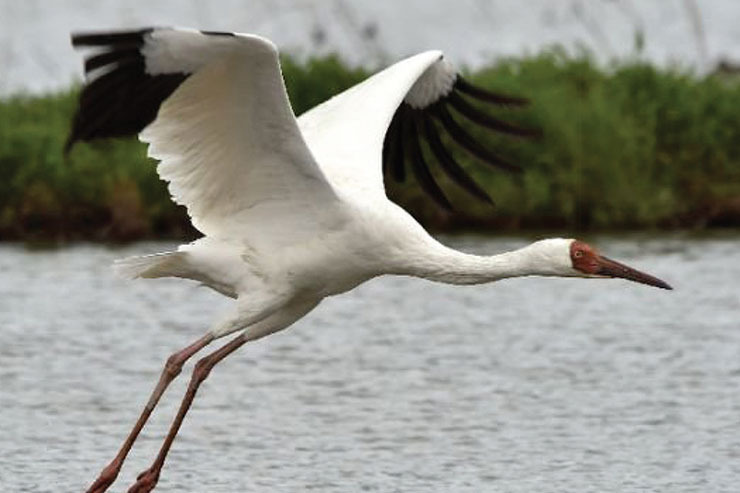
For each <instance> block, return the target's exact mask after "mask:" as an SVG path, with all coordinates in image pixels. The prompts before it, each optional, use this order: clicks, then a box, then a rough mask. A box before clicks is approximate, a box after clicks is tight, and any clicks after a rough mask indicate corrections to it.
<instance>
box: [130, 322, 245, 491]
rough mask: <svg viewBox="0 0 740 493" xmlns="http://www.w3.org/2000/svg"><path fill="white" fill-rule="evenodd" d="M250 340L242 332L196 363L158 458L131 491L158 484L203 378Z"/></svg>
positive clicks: (143, 489)
mask: <svg viewBox="0 0 740 493" xmlns="http://www.w3.org/2000/svg"><path fill="white" fill-rule="evenodd" d="M249 340H250V339H249V338H248V337H247V336H246V334H241V335H239V336H238V337H236V338H235V339H233V340H232V341H231V342H229V343H228V344H226V345H224V346H222V347H221V348H219V349H217V350H216V351H214V352H212V353H211V354H209V355H208V356H206V357H204V358H202V359H200V360H199V361H198V362H197V363H196V364H195V368H194V369H193V375H192V377H191V379H190V383H189V384H188V390H187V391H186V392H185V397H183V400H182V403H181V404H180V409H179V410H178V411H177V416H175V420H174V421H173V422H172V426H170V431H169V432H168V433H167V437H166V438H165V440H164V443H163V444H162V447H161V448H160V449H159V454H157V458H156V459H155V460H154V463H153V464H152V465H151V467H150V468H149V469H147V470H146V471H144V472H142V473H141V474H139V476H138V477H137V480H136V483H135V484H134V485H133V486H132V487H131V488H130V489H129V490H128V492H129V493H146V492H149V491H151V490H152V489H154V486H156V484H157V480H158V479H159V473H160V471H161V470H162V466H163V465H164V460H165V458H166V457H167V453H168V452H169V450H170V447H171V446H172V442H173V441H174V440H175V436H176V435H177V432H178V431H179V429H180V425H181V424H182V420H183V418H185V414H187V412H188V409H190V405H191V404H192V403H193V399H194V398H195V393H196V392H197V391H198V387H199V386H200V384H201V383H202V382H203V380H205V379H206V377H208V374H209V373H210V372H211V369H212V368H213V367H214V366H215V365H216V363H218V362H219V361H221V360H222V359H224V358H225V357H226V356H228V355H229V354H231V353H232V352H234V351H236V350H237V349H239V348H240V347H241V346H242V345H243V344H244V343H246V342H247V341H249Z"/></svg>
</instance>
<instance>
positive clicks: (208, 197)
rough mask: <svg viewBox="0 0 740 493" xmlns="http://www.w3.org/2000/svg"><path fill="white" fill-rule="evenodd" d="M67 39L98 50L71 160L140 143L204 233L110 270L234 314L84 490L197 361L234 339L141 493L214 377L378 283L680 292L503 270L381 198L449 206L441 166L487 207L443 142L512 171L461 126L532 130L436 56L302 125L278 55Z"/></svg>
mask: <svg viewBox="0 0 740 493" xmlns="http://www.w3.org/2000/svg"><path fill="white" fill-rule="evenodd" d="M72 42H73V45H74V46H76V47H91V48H92V49H94V50H95V51H94V52H93V53H92V56H90V57H88V58H87V59H86V61H85V71H86V75H87V82H86V84H85V86H84V88H83V90H82V94H81V96H80V101H79V107H78V110H77V113H76V115H75V119H74V123H73V128H72V133H71V134H70V138H69V141H68V143H67V150H69V149H70V148H71V146H72V145H73V144H74V143H75V142H77V141H87V140H93V139H96V138H101V137H110V136H122V135H132V134H136V133H138V132H141V133H140V138H141V140H142V141H144V142H146V143H148V144H149V155H150V156H151V157H153V158H155V159H157V160H159V161H160V162H159V165H158V168H157V171H158V172H159V175H160V177H161V178H162V179H163V180H166V181H167V182H168V183H169V190H170V192H171V194H172V197H173V199H174V200H175V201H176V202H177V203H179V204H182V205H184V206H185V207H187V210H188V213H189V214H190V217H191V220H192V223H193V225H194V226H195V227H196V228H197V229H198V230H199V231H200V232H202V233H203V235H204V236H203V237H202V238H200V239H198V240H197V241H194V242H193V243H190V244H187V245H182V246H181V247H179V248H178V250H177V251H174V252H165V253H159V254H155V255H148V256H143V257H134V258H127V259H123V260H120V261H118V262H116V264H115V269H116V270H117V271H118V273H119V274H121V275H122V276H124V277H127V278H131V279H133V278H157V277H167V276H174V277H181V278H185V279H192V280H195V281H198V282H200V283H202V284H204V285H206V286H209V287H211V288H213V289H215V290H216V291H218V292H220V293H222V294H224V295H226V296H229V297H231V298H234V300H235V301H234V304H233V307H232V308H231V309H230V311H228V312H227V313H225V314H223V316H221V317H220V318H219V319H218V320H217V321H216V322H215V323H214V324H213V325H212V326H211V327H210V328H209V329H208V331H207V332H206V333H205V335H203V337H201V338H200V339H198V340H197V341H195V342H194V343H192V344H191V345H189V346H187V347H186V348H184V349H182V350H180V351H178V352H176V353H174V354H173V355H171V356H170V357H169V358H168V359H167V363H166V365H165V367H164V370H163V372H162V375H161V377H160V380H159V382H158V384H157V386H156V387H155V389H154V391H153V393H152V395H151V397H150V398H149V401H148V403H147V405H146V407H145V408H144V410H143V412H142V414H141V416H140V418H139V420H138V421H137V423H136V425H135V426H134V428H133V430H132V431H131V433H130V435H129V436H128V438H127V439H126V441H125V442H124V444H123V446H122V447H121V449H120V451H119V452H118V454H117V455H116V457H115V458H114V459H113V461H112V462H111V463H110V464H109V465H108V466H107V467H106V468H104V469H103V471H102V473H101V474H100V476H99V477H98V478H97V480H96V481H95V482H94V484H93V485H92V486H91V487H90V488H89V490H88V492H90V493H100V492H103V491H105V490H106V489H107V488H108V487H109V486H110V484H112V482H113V481H114V480H115V478H116V476H117V475H118V472H119V470H120V467H121V464H122V463H123V461H124V459H125V457H126V455H127V454H128V452H129V450H130V448H131V446H132V444H133V442H134V441H135V439H136V437H137V436H138V434H139V432H140V431H141V428H142V427H143V426H144V423H145V422H146V420H147V418H148V417H149V415H150V413H151V412H152V410H153V409H154V406H155V405H156V404H157V402H158V401H159V398H160V397H161V395H162V393H163V392H164V391H165V389H166V387H167V386H168V384H169V383H170V382H171V381H172V379H174V378H175V377H176V376H177V375H178V374H179V373H180V371H181V369H182V366H183V364H184V363H185V361H186V360H188V359H189V358H190V357H191V356H193V355H194V354H195V353H196V352H198V351H199V350H201V349H203V348H204V347H205V346H207V345H208V344H210V343H211V342H213V341H215V340H216V339H219V338H221V337H224V336H227V335H229V334H233V333H237V332H238V335H237V336H236V337H235V338H234V339H232V340H231V341H230V342H229V343H227V344H226V345H224V346H222V347H221V348H220V349H218V350H216V351H215V352H213V353H211V354H209V355H208V356H206V357H204V358H202V359H201V360H200V361H198V363H197V364H196V365H195V368H194V371H193V375H192V379H191V381H190V385H189V386H188V390H187V392H186V395H185V397H184V399H183V402H182V405H181V407H180V410H179V412H178V414H177V416H176V418H175V420H174V422H173V424H172V427H171V429H170V431H169V433H168V435H167V437H166V439H165V441H164V444H163V445H162V448H161V450H160V452H159V455H158V456H157V458H156V459H155V461H154V463H153V464H152V466H151V467H150V468H149V469H147V470H146V471H144V472H143V473H142V474H140V475H139V477H138V480H137V482H136V483H135V484H134V486H133V487H132V488H131V489H130V490H129V491H130V492H143V491H150V490H151V489H153V488H154V486H155V485H156V482H157V480H158V478H159V474H160V471H161V468H162V466H163V464H164V461H165V457H166V455H167V452H168V450H169V448H170V445H171V444H172V441H173V440H174V438H175V435H176V434H177V431H178V429H179V427H180V424H181V423H182V420H183V417H184V416H185V413H186V412H187V410H188V408H189V406H190V404H191V402H192V400H193V398H194V396H195V393H196V391H197V389H198V386H199V385H200V383H201V382H202V381H203V380H204V379H205V378H206V377H207V376H208V373H209V372H210V370H211V369H212V368H213V366H214V365H215V364H216V363H218V362H219V361H220V360H221V359H223V358H224V357H226V356H227V355H228V354H230V353H231V352H233V351H234V350H236V349H237V348H239V347H240V346H242V345H243V344H244V343H246V342H248V341H252V340H255V339H258V338H260V337H264V336H266V335H268V334H271V333H273V332H276V331H279V330H282V329H284V328H286V327H288V326H289V325H291V324H292V323H293V322H295V321H296V320H298V319H300V318H301V317H303V316H304V315H306V314H307V313H308V312H310V311H311V310H312V309H313V308H314V307H316V305H318V304H319V303H320V302H321V300H322V299H324V298H325V297H327V296H330V295H334V294H338V293H342V292H345V291H348V290H350V289H352V288H354V287H355V286H357V285H358V284H360V283H362V282H364V281H367V280H368V279H371V278H373V277H376V276H380V275H384V274H396V275H407V276H415V277H421V278H424V279H430V280H433V281H439V282H445V283H451V284H477V283H486V282H491V281H496V280H499V279H503V278H509V277H517V276H532V275H540V276H566V277H585V278H592V277H598V278H608V277H621V278H625V279H629V280H632V281H637V282H640V283H644V284H649V285H652V286H657V287H660V288H666V289H670V287H669V286H668V285H667V284H666V283H665V282H663V281H661V280H659V279H657V278H655V277H652V276H649V275H647V274H644V273H642V272H639V271H637V270H634V269H632V268H630V267H627V266H625V265H622V264H619V263H617V262H615V261H612V260H609V259H607V258H605V257H603V256H601V255H599V254H598V253H597V252H596V251H595V250H594V249H592V248H591V247H589V246H588V245H586V244H585V243H583V242H580V241H577V240H572V239H547V240H542V241H538V242H536V243H533V244H531V245H529V246H527V247H525V248H522V249H519V250H516V251H512V252H507V253H502V254H499V255H493V256H476V255H469V254H465V253H461V252H458V251H455V250H452V249H450V248H447V247H446V246H444V245H442V244H440V243H439V242H437V241H436V240H435V239H434V238H432V237H431V236H430V235H429V234H427V232H426V231H425V230H424V229H423V228H422V227H421V226H420V225H419V224H418V223H417V222H416V221H415V220H414V219H413V218H412V217H411V216H410V215H409V214H408V213H407V212H406V211H405V210H403V209H402V208H401V207H399V206H398V205H396V204H395V203H393V202H391V201H390V200H388V198H387V197H386V194H385V189H384V185H383V179H384V175H385V176H386V177H388V179H394V178H395V179H398V180H402V179H403V178H404V175H405V171H406V163H407V162H408V163H409V167H410V169H411V171H412V173H413V175H414V176H415V179H416V181H417V182H418V184H419V185H420V186H421V187H422V188H423V190H424V191H425V192H427V194H428V195H430V196H431V197H432V198H433V199H434V200H435V201H436V202H437V203H438V204H439V205H441V206H443V207H448V208H449V207H450V202H449V201H448V200H447V198H446V196H445V194H444V192H443V191H442V189H441V188H440V186H439V185H438V184H437V182H436V181H435V179H434V176H433V175H432V174H431V173H430V171H429V168H428V163H429V162H431V161H436V162H437V163H438V164H439V166H440V170H441V171H442V172H443V173H445V174H446V175H447V176H449V178H451V179H452V181H454V182H455V183H457V184H458V185H460V186H461V187H463V188H464V189H465V190H467V191H468V192H470V193H471V194H473V195H474V196H476V197H478V198H480V199H482V200H490V199H489V198H488V195H487V194H486V192H485V191H484V190H483V189H482V188H481V187H480V186H479V185H477V184H476V183H475V182H474V181H473V180H472V179H471V178H470V176H469V175H468V174H467V173H466V172H465V171H464V170H463V169H462V168H461V167H460V166H459V165H458V163H457V162H456V161H455V160H454V158H453V157H452V154H451V152H450V151H449V150H448V146H449V145H450V143H455V144H457V145H460V146H461V147H462V148H464V149H465V150H466V151H467V152H470V153H471V154H472V155H473V156H475V157H476V158H477V159H478V160H480V161H483V162H487V163H488V164H493V165H495V166H498V167H501V168H508V169H514V167H513V166H512V165H510V164H508V163H506V162H505V161H504V160H502V159H501V158H499V157H498V156H497V155H495V154H494V153H493V152H491V151H490V150H488V149H487V148H486V147H485V145H483V144H481V143H480V142H478V141H476V140H475V139H474V138H473V137H472V136H471V134H469V133H468V132H467V131H466V130H465V127H464V126H462V125H460V124H459V123H458V120H460V119H464V120H467V121H468V123H470V124H477V125H480V126H483V127H487V128H489V129H492V130H495V131H501V132H506V133H510V134H518V135H531V134H532V133H533V132H531V131H529V130H526V129H522V128H519V127H516V126H514V125H511V124H508V123H505V122H502V121H500V120H497V119H495V118H493V117H491V116H490V115H488V114H487V113H485V112H483V111H481V110H480V106H476V105H475V104H472V103H471V100H478V102H479V103H482V104H499V105H508V106H516V105H521V104H523V103H524V102H525V101H524V100H522V99H519V98H512V97H508V96H503V95H499V94H494V93H491V92H488V91H486V90H483V89H481V88H478V87H476V86H474V85H471V84H470V83H468V82H466V81H465V80H464V79H463V78H462V77H461V76H460V75H459V74H457V73H456V72H455V70H454V69H453V68H452V66H451V65H450V64H449V63H448V62H447V61H446V60H445V59H444V58H443V56H442V53H441V52H439V51H428V52H425V53H421V54H418V55H416V56H412V57H410V58H407V59H405V60H402V61H400V62H398V63H396V64H395V65H393V66H391V67H389V68H387V69H385V70H383V71H382V72H380V73H378V74H376V75H374V76H373V77H370V78H369V79H367V80H366V81H364V82H363V83H361V84H358V85H356V86H355V87H352V88H351V89H349V90H347V91H345V92H343V93H341V94H340V95H338V96H336V97H334V98H332V99H330V100H329V101H326V102H325V103H323V104H321V105H319V106H317V107H315V108H314V109H312V110H311V111H309V112H307V113H305V114H304V115H302V116H301V117H300V118H297V119H296V118H295V116H294V114H293V111H292V109H291V106H290V103H289V101H288V97H287V94H286V91H285V86H284V83H283V80H282V76H281V72H280V64H279V60H278V52H277V49H276V48H275V46H274V45H273V44H272V43H271V42H270V41H268V40H266V39H264V38H261V37H258V36H253V35H248V34H232V33H217V32H205V31H195V30H186V29H169V28H153V29H143V30H138V31H126V32H111V33H86V34H78V35H73V36H72ZM450 108H451V109H452V110H453V111H454V113H456V114H457V116H456V117H455V116H453V114H452V112H450ZM441 131H444V132H446V133H447V134H448V137H447V143H445V141H444V140H443V139H441V138H440V132H441ZM422 141H425V142H426V144H424V145H422V144H420V142H422ZM430 157H431V158H432V160H430V159H429V158H430Z"/></svg>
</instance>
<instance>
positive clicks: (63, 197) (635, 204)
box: [0, 51, 740, 240]
mask: <svg viewBox="0 0 740 493" xmlns="http://www.w3.org/2000/svg"><path fill="white" fill-rule="evenodd" d="M284 72H285V77H286V80H287V85H288V91H289V93H290V94H291V99H292V101H293V104H294V107H295V111H296V113H298V114H300V113H301V112H303V111H305V110H307V109H308V108H310V107H311V106H313V105H315V104H317V103H319V102H321V101H323V100H325V99H327V98H328V97H329V96H331V95H332V94H335V93H337V92H339V91H341V90H343V89H345V88H346V87H349V86H351V85H353V84H355V83H356V82H358V81H360V80H362V79H363V78H365V77H366V76H367V72H366V71H364V70H361V69H350V68H347V67H346V66H344V65H343V64H342V63H340V61H339V60H338V59H337V58H335V57H328V58H322V59H314V60H310V61H308V62H306V63H297V62H295V61H294V60H292V59H290V58H288V59H286V60H285V61H284ZM469 78H470V79H472V80H474V81H475V82H476V83H478V84H479V85H482V86H485V87H488V88H491V89H492V90H496V91H499V92H504V93H510V94H514V95H524V96H526V97H528V98H530V99H531V100H532V105H531V106H530V107H528V108H526V109H513V108H499V109H497V110H495V111H496V113H497V114H498V115H499V116H500V117H502V118H504V119H509V120H512V121H515V122H519V123H521V124H522V125H527V126H532V127H534V126H536V127H539V128H541V129H542V130H543V135H544V136H543V138H542V139H540V140H536V141H532V140H524V139H517V138H512V137H507V136H489V135H486V139H488V142H489V144H490V147H492V148H495V149H497V151H498V152H500V154H502V155H505V156H507V157H508V158H509V160H511V161H512V162H516V163H518V164H520V165H521V166H522V167H523V168H524V169H525V173H523V174H522V175H517V176H512V175H509V174H506V173H503V172H499V171H495V170H493V171H488V170H487V169H485V167H483V168H481V166H480V165H475V164H474V163H473V159H472V158H470V157H469V156H467V155H465V154H463V153H462V152H461V153H459V154H457V155H456V157H457V159H458V160H459V161H460V162H462V163H463V164H464V165H466V166H468V167H469V169H471V170H473V174H474V176H475V177H476V179H477V181H479V182H480V183H482V184H483V185H484V186H485V188H486V189H487V190H489V191H490V193H491V195H492V197H493V198H494V200H495V201H496V207H495V208H492V207H490V206H487V205H485V204H482V203H480V202H477V201H476V200H475V199H472V198H471V197H470V196H468V195H466V193H465V192H464V191H461V190H459V189H458V188H457V187H456V185H455V184H453V183H450V182H448V181H446V180H445V179H444V177H443V176H439V177H438V178H439V181H440V183H441V185H442V187H443V188H444V189H445V190H446V191H448V192H449V195H450V196H451V199H452V201H453V203H454V205H455V206H456V209H458V210H460V211H465V214H462V213H457V214H452V215H450V214H447V213H444V212H442V211H440V210H439V209H438V208H437V207H436V206H435V205H434V204H433V203H432V202H431V200H428V199H426V198H424V197H423V196H422V195H421V193H420V192H419V191H418V190H417V187H413V186H408V185H401V186H397V185H390V186H389V193H390V194H391V195H392V197H393V198H394V199H395V200H397V201H399V202H401V203H403V204H405V205H408V206H409V207H410V208H411V209H412V210H413V212H414V214H415V215H416V216H417V217H418V218H420V220H422V221H423V222H424V223H426V224H427V225H429V226H433V227H436V228H448V229H449V228H459V227H494V226H495V227H497V228H504V229H518V228H549V229H560V228H567V229H569V230H575V229H581V230H583V229H599V230H603V229H614V228H658V227H659V228H678V227H711V226H740V111H739V110H740V85H738V84H736V83H732V82H728V81H727V80H723V79H720V78H719V77H714V76H708V77H703V78H699V77H696V76H693V75H691V74H687V73H682V72H680V71H677V70H662V69H657V68H655V67H652V66H650V65H646V64H643V63H638V62H634V63H629V64H625V65H621V66H617V67H613V68H611V69H609V70H603V69H600V68H598V67H597V66H596V65H595V64H594V63H593V62H592V61H591V60H590V59H589V58H588V57H587V56H583V57H577V58H572V57H568V56H566V55H564V54H563V53H561V52H559V51H552V52H548V53H545V54H542V55H539V56H536V57H531V58H525V59H516V60H504V61H500V62H498V63H496V64H495V65H492V66H490V67H488V68H485V69H483V70H480V71H477V72H475V73H472V74H469ZM77 93H78V89H77V88H74V89H71V90H69V91H67V92H64V93H62V94H55V95H50V96H44V97H32V96H18V97H13V98H10V99H8V100H5V101H0V238H2V239H66V238H91V239H119V240H125V239H135V238H141V237H152V236H154V237H162V236H168V237H175V236H176V237H183V236H185V237H188V236H195V234H196V233H195V232H194V231H192V229H191V228H190V226H189V223H188V221H187V217H186V216H185V214H184V211H183V210H182V208H180V207H176V206H174V205H173V204H172V203H171V201H170V200H169V197H168V194H167V190H166V186H165V185H164V184H163V183H162V182H161V181H159V179H158V178H157V175H156V172H155V166H154V164H153V163H152V162H148V160H147V158H146V156H145V147H144V146H143V144H140V143H138V141H135V140H134V139H130V140H117V141H105V142H98V143H93V144H90V145H87V144H82V145H78V146H77V147H75V149H73V151H72V152H71V154H70V155H69V156H67V157H65V156H64V155H63V153H62V148H63V145H64V141H65V139H66V136H67V132H68V130H69V122H70V120H71V115H72V113H73V111H74V107H75V104H76V102H75V100H76V97H77ZM471 131H472V130H471ZM499 230H500V229H499Z"/></svg>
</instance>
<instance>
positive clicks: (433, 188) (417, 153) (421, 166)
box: [408, 108, 453, 212]
mask: <svg viewBox="0 0 740 493" xmlns="http://www.w3.org/2000/svg"><path fill="white" fill-rule="evenodd" d="M408 111H409V113H410V116H411V118H410V121H409V123H410V126H411V132H410V133H411V134H412V135H411V136H410V137H409V139H410V140H411V170H412V171H413V172H414V177H416V181H417V182H418V183H419V185H420V186H421V188H422V189H423V190H424V191H425V192H426V193H427V194H428V195H429V196H430V197H432V199H434V201H435V202H437V204H438V205H439V206H441V207H442V208H443V209H446V210H448V211H450V212H452V210H453V208H452V204H451V203H450V201H449V200H448V199H447V197H446V196H445V194H444V192H443V191H442V189H441V188H439V185H438V184H437V182H436V181H435V180H434V177H433V176H432V174H431V173H430V172H429V166H428V165H427V163H426V160H425V159H424V152H423V151H422V149H421V145H420V143H419V139H421V131H422V130H421V122H420V119H421V116H420V115H419V114H418V111H417V110H412V109H410V108H409V110H408Z"/></svg>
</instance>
